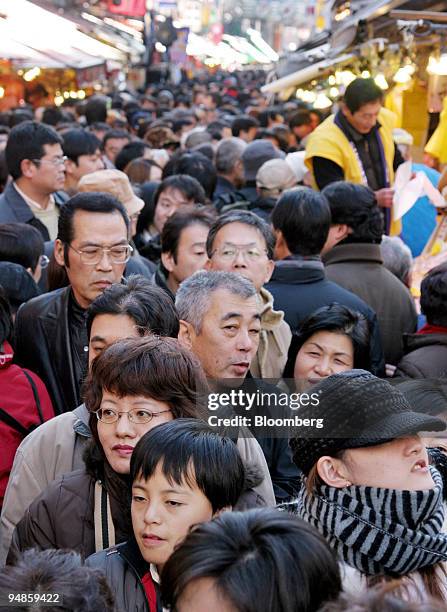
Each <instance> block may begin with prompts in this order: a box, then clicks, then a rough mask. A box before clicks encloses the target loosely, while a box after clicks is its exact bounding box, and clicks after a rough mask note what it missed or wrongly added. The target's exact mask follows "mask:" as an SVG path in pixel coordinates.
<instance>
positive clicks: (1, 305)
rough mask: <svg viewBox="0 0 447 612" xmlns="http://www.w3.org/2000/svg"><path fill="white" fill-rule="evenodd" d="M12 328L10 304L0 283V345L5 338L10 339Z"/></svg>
mask: <svg viewBox="0 0 447 612" xmlns="http://www.w3.org/2000/svg"><path fill="white" fill-rule="evenodd" d="M13 329H14V324H13V322H12V316H11V306H10V304H9V301H8V298H7V297H6V293H5V291H4V289H3V287H2V286H1V285H0V347H1V345H2V344H3V342H5V340H7V341H8V342H10V341H11V338H12V331H13Z"/></svg>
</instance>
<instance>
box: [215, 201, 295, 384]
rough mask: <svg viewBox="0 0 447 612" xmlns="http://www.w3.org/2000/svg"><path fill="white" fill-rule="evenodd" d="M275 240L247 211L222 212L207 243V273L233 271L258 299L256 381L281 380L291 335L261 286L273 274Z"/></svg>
mask: <svg viewBox="0 0 447 612" xmlns="http://www.w3.org/2000/svg"><path fill="white" fill-rule="evenodd" d="M274 245H275V238H274V236H273V234H272V231H271V229H270V227H269V226H268V225H267V223H266V222H265V221H263V220H262V219H261V218H260V217H258V216H257V215H255V214H254V213H252V212H249V211H242V210H235V211H230V212H228V213H225V214H224V215H222V216H221V217H219V219H217V221H216V222H215V223H214V224H213V226H212V227H211V229H210V231H209V234H208V239H207V243H206V250H207V253H208V262H207V264H206V266H205V267H206V268H207V269H208V270H221V271H224V272H235V273H237V274H240V275H241V276H244V277H245V278H248V280H251V281H252V283H253V284H254V286H255V287H256V290H257V292H258V296H259V298H260V301H261V304H262V308H261V333H260V339H259V348H258V350H257V353H256V356H255V357H254V358H253V360H252V362H251V366H250V372H251V373H252V375H253V376H255V377H257V378H280V377H281V375H282V372H283V370H284V367H285V365H286V361H287V352H288V350H289V346H290V341H291V338H292V334H291V332H290V328H289V326H288V325H287V323H286V322H285V321H284V313H283V312H281V311H275V310H274V309H273V297H272V295H271V293H269V292H268V291H267V290H266V289H265V287H264V284H265V283H267V282H268V281H269V280H270V277H271V275H272V272H273V268H274V263H273V248H274Z"/></svg>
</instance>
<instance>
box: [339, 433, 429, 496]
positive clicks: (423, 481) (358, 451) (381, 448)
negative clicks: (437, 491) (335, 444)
mask: <svg viewBox="0 0 447 612" xmlns="http://www.w3.org/2000/svg"><path fill="white" fill-rule="evenodd" d="M340 461H341V465H340V466H339V471H340V470H343V475H344V476H346V479H347V480H348V481H349V482H350V483H351V484H353V485H358V486H370V487H381V488H385V489H399V490H402V491H426V490H428V489H432V488H433V486H434V483H433V479H432V477H431V474H430V470H429V467H428V455H427V449H426V447H425V445H424V443H423V440H422V439H421V438H420V437H419V436H417V435H415V436H410V437H406V438H397V439H396V440H392V441H391V442H387V443H386V444H379V445H377V446H368V447H366V448H353V449H350V450H348V451H346V452H345V453H344V455H343V459H342V460H340Z"/></svg>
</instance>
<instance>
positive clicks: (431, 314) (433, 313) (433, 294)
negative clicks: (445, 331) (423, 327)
mask: <svg viewBox="0 0 447 612" xmlns="http://www.w3.org/2000/svg"><path fill="white" fill-rule="evenodd" d="M421 311H422V314H424V315H425V316H426V317H427V322H428V323H429V324H430V325H440V326H442V327H447V263H442V264H440V265H439V266H436V268H433V269H432V270H430V272H428V274H426V276H425V278H424V279H423V281H422V283H421Z"/></svg>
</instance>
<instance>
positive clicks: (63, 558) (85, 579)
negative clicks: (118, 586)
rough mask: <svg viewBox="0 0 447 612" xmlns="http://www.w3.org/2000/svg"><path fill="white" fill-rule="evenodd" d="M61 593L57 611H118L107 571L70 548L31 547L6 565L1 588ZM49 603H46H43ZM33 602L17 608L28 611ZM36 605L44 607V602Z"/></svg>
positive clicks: (22, 611)
mask: <svg viewBox="0 0 447 612" xmlns="http://www.w3.org/2000/svg"><path fill="white" fill-rule="evenodd" d="M9 591H10V592H12V591H14V592H15V593H20V592H28V593H29V592H31V593H58V594H59V595H60V597H59V605H57V604H56V605H55V604H53V605H52V606H51V609H52V610H53V611H54V612H62V611H63V610H72V612H97V611H98V610H101V611H103V612H114V610H115V603H114V598H113V595H112V592H111V590H110V587H109V585H108V582H107V580H106V577H105V576H104V574H103V573H102V572H101V571H100V570H97V569H94V568H91V567H88V566H86V565H84V564H83V561H82V559H81V556H80V555H79V554H78V553H77V552H75V551H70V550H54V549H48V550H36V549H29V550H25V551H24V552H23V553H21V555H20V557H19V558H18V559H17V561H16V563H15V564H14V565H8V566H7V567H5V568H2V571H1V572H0V592H2V593H7V592H9ZM43 605H45V604H43ZM31 609H33V606H32V604H29V603H22V604H18V607H14V610H18V611H19V612H20V611H21V612H27V611H28V610H31ZM36 609H39V610H42V609H43V608H42V607H41V605H38V607H37V608H36Z"/></svg>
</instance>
